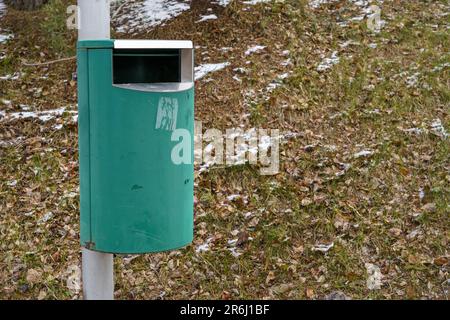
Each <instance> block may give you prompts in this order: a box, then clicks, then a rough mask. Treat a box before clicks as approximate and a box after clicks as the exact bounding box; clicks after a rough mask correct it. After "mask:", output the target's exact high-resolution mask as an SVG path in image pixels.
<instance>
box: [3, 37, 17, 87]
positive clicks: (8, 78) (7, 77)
mask: <svg viewBox="0 0 450 320" xmlns="http://www.w3.org/2000/svg"><path fill="white" fill-rule="evenodd" d="M0 40H1V35H0ZM21 76H22V74H21V73H20V72H14V73H13V74H7V75H6V76H1V77H0V80H18V79H19V78H20V77H21Z"/></svg>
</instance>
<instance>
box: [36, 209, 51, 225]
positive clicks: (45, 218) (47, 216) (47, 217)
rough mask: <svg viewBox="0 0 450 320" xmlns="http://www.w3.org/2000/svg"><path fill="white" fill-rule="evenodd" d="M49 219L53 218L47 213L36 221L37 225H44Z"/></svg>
mask: <svg viewBox="0 0 450 320" xmlns="http://www.w3.org/2000/svg"><path fill="white" fill-rule="evenodd" d="M51 218H53V212H47V213H46V214H44V215H43V216H42V218H40V219H39V220H38V223H46V222H47V221H48V220H50V219H51Z"/></svg>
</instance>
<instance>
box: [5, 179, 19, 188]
mask: <svg viewBox="0 0 450 320" xmlns="http://www.w3.org/2000/svg"><path fill="white" fill-rule="evenodd" d="M6 184H7V185H8V187H15V186H16V185H17V180H13V181H8V182H7V183H6Z"/></svg>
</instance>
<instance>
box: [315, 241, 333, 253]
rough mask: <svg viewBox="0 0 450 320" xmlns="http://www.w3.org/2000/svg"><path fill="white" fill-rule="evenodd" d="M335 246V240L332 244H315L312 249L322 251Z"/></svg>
mask: <svg viewBox="0 0 450 320" xmlns="http://www.w3.org/2000/svg"><path fill="white" fill-rule="evenodd" d="M333 247H334V242H331V243H330V244H318V245H315V246H314V247H313V248H312V249H311V250H312V251H320V252H323V253H325V252H328V251H329V250H330V249H331V248H333Z"/></svg>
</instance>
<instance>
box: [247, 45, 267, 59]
mask: <svg viewBox="0 0 450 320" xmlns="http://www.w3.org/2000/svg"><path fill="white" fill-rule="evenodd" d="M265 48H266V46H259V45H256V46H253V47H250V48H248V49H247V51H245V55H246V56H249V55H251V54H252V53H255V52H258V51H261V50H264V49H265Z"/></svg>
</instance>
